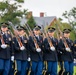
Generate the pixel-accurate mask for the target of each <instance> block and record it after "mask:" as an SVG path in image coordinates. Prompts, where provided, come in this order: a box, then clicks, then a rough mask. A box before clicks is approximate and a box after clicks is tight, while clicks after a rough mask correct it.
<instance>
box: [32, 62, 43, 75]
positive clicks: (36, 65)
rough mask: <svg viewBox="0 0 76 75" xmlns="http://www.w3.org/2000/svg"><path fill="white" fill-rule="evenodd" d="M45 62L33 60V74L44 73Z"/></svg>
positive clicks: (40, 74)
mask: <svg viewBox="0 0 76 75" xmlns="http://www.w3.org/2000/svg"><path fill="white" fill-rule="evenodd" d="M42 68H43V63H42V61H38V62H35V61H32V72H33V74H32V75H42Z"/></svg>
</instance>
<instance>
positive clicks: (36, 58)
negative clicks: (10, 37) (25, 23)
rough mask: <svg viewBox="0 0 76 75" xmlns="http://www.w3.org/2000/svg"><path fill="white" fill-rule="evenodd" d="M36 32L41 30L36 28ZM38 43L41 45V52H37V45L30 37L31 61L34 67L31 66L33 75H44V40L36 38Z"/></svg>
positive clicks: (39, 37)
mask: <svg viewBox="0 0 76 75" xmlns="http://www.w3.org/2000/svg"><path fill="white" fill-rule="evenodd" d="M35 30H36V31H37V30H39V27H36V28H35ZM35 38H36V40H37V43H38V45H39V48H40V49H41V51H39V52H38V51H37V50H36V47H35V43H34V40H33V38H32V37H31V36H30V37H29V43H30V46H29V49H30V57H31V61H32V66H31V75H42V66H43V64H42V60H43V53H42V42H43V38H42V37H41V36H40V35H38V36H35Z"/></svg>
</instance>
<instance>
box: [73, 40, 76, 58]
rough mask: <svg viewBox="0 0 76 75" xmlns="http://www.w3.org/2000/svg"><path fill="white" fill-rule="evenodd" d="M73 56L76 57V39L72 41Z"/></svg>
mask: <svg viewBox="0 0 76 75" xmlns="http://www.w3.org/2000/svg"><path fill="white" fill-rule="evenodd" d="M73 50H74V58H75V59H76V40H75V41H74V49H73Z"/></svg>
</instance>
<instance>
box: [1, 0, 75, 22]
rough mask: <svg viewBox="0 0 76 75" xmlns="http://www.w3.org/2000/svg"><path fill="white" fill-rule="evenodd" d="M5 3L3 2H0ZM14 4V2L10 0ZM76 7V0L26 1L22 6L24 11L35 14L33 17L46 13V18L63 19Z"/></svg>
mask: <svg viewBox="0 0 76 75" xmlns="http://www.w3.org/2000/svg"><path fill="white" fill-rule="evenodd" d="M0 1H3V0H0ZM8 1H11V2H13V1H14V0H8ZM73 7H76V0H25V3H24V4H22V8H23V9H28V11H32V12H33V16H40V15H39V14H40V12H44V14H45V16H56V17H57V18H59V17H60V18H62V19H63V20H64V21H67V20H65V18H64V17H62V14H63V12H65V11H69V10H70V9H72V8H73Z"/></svg>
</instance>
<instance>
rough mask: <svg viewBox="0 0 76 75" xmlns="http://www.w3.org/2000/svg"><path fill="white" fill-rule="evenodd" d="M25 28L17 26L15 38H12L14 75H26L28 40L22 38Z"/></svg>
mask: <svg viewBox="0 0 76 75" xmlns="http://www.w3.org/2000/svg"><path fill="white" fill-rule="evenodd" d="M24 33H25V28H24V27H22V26H17V34H18V35H17V34H16V37H14V38H13V49H14V58H15V60H16V62H15V75H26V68H27V64H28V62H27V59H28V40H27V38H26V37H25V36H24Z"/></svg>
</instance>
